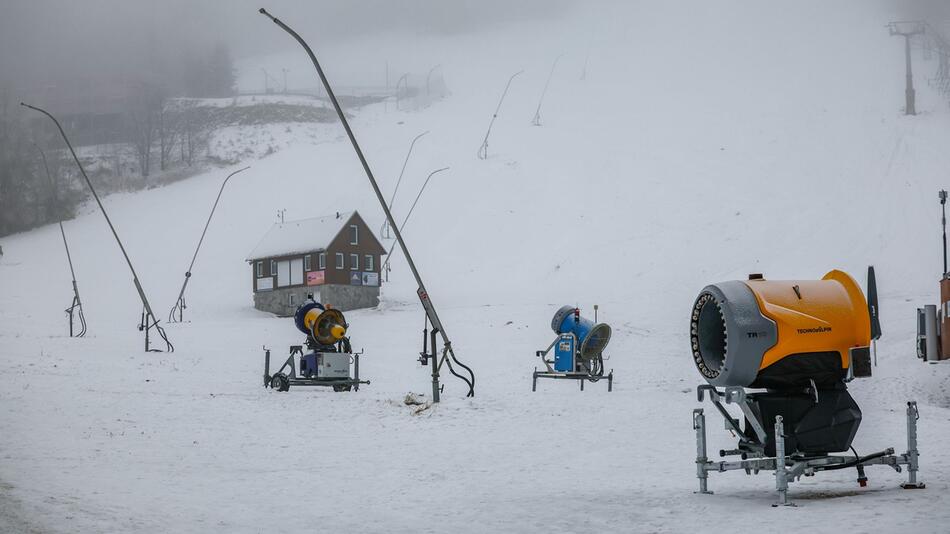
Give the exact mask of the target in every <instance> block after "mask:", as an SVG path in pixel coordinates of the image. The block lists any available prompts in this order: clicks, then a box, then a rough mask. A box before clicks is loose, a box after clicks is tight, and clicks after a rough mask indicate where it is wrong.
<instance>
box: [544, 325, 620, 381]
mask: <svg viewBox="0 0 950 534" xmlns="http://www.w3.org/2000/svg"><path fill="white" fill-rule="evenodd" d="M568 335H570V336H571V337H574V334H568ZM560 339H561V338H560V336H559V337H556V338H554V341H552V342H551V344H550V345H548V348H546V349H544V350H539V351H537V352H536V353H535V356H537V357H539V358H541V363H543V364H544V366H545V367H546V368H547V370H546V371H538V368H537V367H535V368H534V372H533V373H532V374H531V391H537V390H538V379H539V378H553V379H555V380H577V381H578V382H580V383H581V391H584V382H586V381H590V382H597V381H599V380H603V379H605V378H606V379H607V391H613V390H614V370H613V369H611V370H610V372H609V373H607V376H596V375H592V374H591V373H590V369H588V368H587V366H586V365H584V363H583V362H581V364H580V365H581V367H582V368H584V371H585V372H577V371H573V372H565V371H555V370H554V367H553V366H552V365H553V364H554V360H549V359H547V355H548V353H550V352H551V349H553V348H554V345H555V344H557V342H558V340H560ZM574 343H575V346H577V339H576V338H575V339H574Z"/></svg>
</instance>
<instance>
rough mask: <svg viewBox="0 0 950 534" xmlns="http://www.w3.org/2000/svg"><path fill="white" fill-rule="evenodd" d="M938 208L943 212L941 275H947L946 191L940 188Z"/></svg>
mask: <svg viewBox="0 0 950 534" xmlns="http://www.w3.org/2000/svg"><path fill="white" fill-rule="evenodd" d="M939 196H940V210H941V211H942V212H943V213H942V217H941V220H940V222H941V224H942V225H943V277H944V278H946V277H947V191H946V190H944V189H941V190H940V193H939Z"/></svg>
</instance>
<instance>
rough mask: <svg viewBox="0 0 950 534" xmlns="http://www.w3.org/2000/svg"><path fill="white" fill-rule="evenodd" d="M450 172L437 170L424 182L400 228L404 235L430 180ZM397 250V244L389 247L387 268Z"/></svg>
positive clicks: (446, 168) (443, 168)
mask: <svg viewBox="0 0 950 534" xmlns="http://www.w3.org/2000/svg"><path fill="white" fill-rule="evenodd" d="M447 170H449V168H448V167H442V168H441V169H436V170H434V171H432V172H430V173H429V176H428V177H427V178H426V181H425V182H423V184H422V187H420V188H419V193H418V194H417V195H416V199H415V200H413V201H412V206H410V207H409V212H408V213H406V217H405V218H404V219H403V220H402V225H400V226H399V232H400V233H402V231H403V230H405V229H406V223H407V222H409V217H410V216H411V215H412V210H414V209H416V204H418V203H419V198H420V197H421V196H422V192H423V191H425V190H426V186H427V185H429V180H431V179H432V177H433V176H434V175H436V174H438V173H440V172H442V171H447ZM395 248H396V243H393V244H392V245H391V246H390V247H389V252H387V253H386V261H385V262H384V263H383V265H384V266H385V267H387V268H388V267H389V260H390V259H391V258H392V257H393V250H394V249H395Z"/></svg>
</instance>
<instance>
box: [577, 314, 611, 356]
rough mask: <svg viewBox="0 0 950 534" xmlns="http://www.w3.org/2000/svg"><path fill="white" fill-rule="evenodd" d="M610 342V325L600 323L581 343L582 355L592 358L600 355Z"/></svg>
mask: <svg viewBox="0 0 950 534" xmlns="http://www.w3.org/2000/svg"><path fill="white" fill-rule="evenodd" d="M608 342H610V326H608V325H605V324H603V323H600V324H598V325H596V326H594V327H593V328H592V329H591V331H590V333H589V334H588V335H587V338H586V339H584V341H583V343H581V350H580V352H581V357H582V358H586V359H592V358H595V357H597V356H599V355H600V354H601V353H602V352H604V349H605V348H607V343H608Z"/></svg>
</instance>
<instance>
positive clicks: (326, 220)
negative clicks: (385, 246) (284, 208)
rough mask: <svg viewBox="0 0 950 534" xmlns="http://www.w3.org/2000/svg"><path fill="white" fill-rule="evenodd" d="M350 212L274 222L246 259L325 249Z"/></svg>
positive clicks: (346, 220) (339, 230)
mask: <svg viewBox="0 0 950 534" xmlns="http://www.w3.org/2000/svg"><path fill="white" fill-rule="evenodd" d="M353 213H354V212H336V213H335V214H333V215H324V216H323V217H311V218H309V219H301V220H299V221H287V222H283V223H274V226H271V228H270V230H268V231H267V233H266V234H264V237H263V238H261V241H260V243H258V244H257V246H256V247H254V250H253V251H251V253H250V254H248V256H247V260H248V261H251V260H259V259H261V258H269V257H271V256H281V255H286V254H295V253H298V252H311V251H314V250H322V249H325V248H326V247H327V246H329V245H330V242H331V241H333V239H334V238H335V237H336V236H337V235H339V234H340V232H341V231H343V226H344V225H345V224H346V223H347V222H348V221H349V220H350V217H352V216H353Z"/></svg>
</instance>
